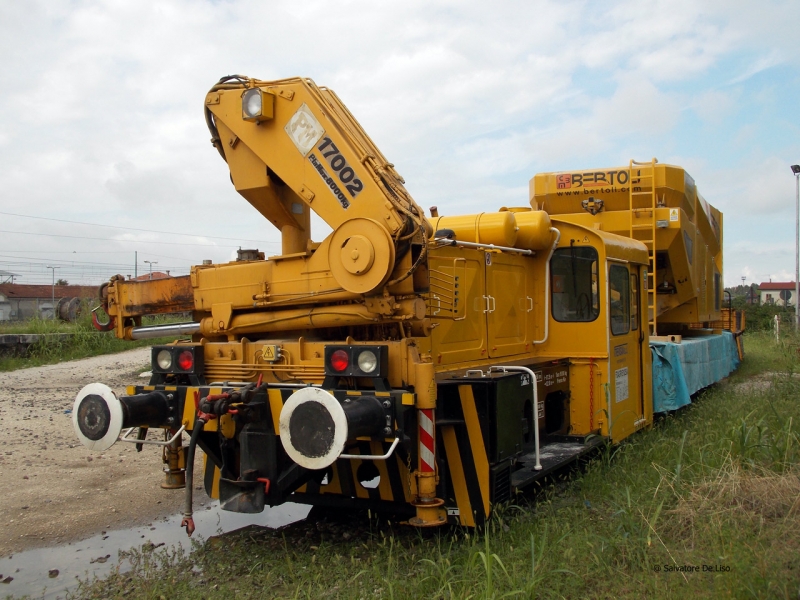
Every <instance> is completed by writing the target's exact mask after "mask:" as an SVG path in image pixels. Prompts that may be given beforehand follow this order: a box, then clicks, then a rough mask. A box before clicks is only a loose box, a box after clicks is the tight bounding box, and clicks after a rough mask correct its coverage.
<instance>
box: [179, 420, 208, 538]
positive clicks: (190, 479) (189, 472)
mask: <svg viewBox="0 0 800 600" xmlns="http://www.w3.org/2000/svg"><path fill="white" fill-rule="evenodd" d="M205 424H206V420H205V419H202V418H201V417H197V420H196V421H195V422H194V427H193V429H192V437H191V438H190V439H189V448H188V450H187V451H186V491H185V492H184V496H183V519H182V520H181V527H185V528H186V535H188V536H189V537H192V534H193V533H194V519H193V518H192V504H193V503H192V487H193V486H194V449H195V447H197V440H198V439H200V434H201V433H202V432H203V427H205Z"/></svg>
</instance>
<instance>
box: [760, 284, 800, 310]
mask: <svg viewBox="0 0 800 600" xmlns="http://www.w3.org/2000/svg"><path fill="white" fill-rule="evenodd" d="M794 286H795V283H794V281H767V282H765V283H760V284H759V285H758V289H759V292H760V300H761V304H774V305H775V306H796V304H797V299H796V298H795V297H794Z"/></svg>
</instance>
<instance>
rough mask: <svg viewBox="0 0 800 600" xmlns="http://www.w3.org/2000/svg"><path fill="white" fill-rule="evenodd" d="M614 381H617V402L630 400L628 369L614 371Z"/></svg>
mask: <svg viewBox="0 0 800 600" xmlns="http://www.w3.org/2000/svg"><path fill="white" fill-rule="evenodd" d="M614 379H615V381H616V388H617V395H616V398H615V402H622V401H623V400H627V399H628V367H623V368H622V369H617V370H616V371H614Z"/></svg>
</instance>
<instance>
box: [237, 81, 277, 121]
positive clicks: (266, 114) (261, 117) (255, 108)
mask: <svg viewBox="0 0 800 600" xmlns="http://www.w3.org/2000/svg"><path fill="white" fill-rule="evenodd" d="M274 113H275V96H274V95H273V94H271V93H269V92H265V91H264V90H262V89H261V88H251V89H249V90H246V91H245V92H244V93H243V94H242V118H243V119H244V120H245V121H250V122H255V123H261V121H268V120H270V119H271V118H272V117H273V116H274Z"/></svg>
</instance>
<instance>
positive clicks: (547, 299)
mask: <svg viewBox="0 0 800 600" xmlns="http://www.w3.org/2000/svg"><path fill="white" fill-rule="evenodd" d="M550 231H552V232H553V233H555V234H556V240H555V241H554V242H553V245H552V246H550V253H549V254H548V255H547V259H546V260H545V263H544V265H545V267H544V337H543V338H542V339H540V340H533V345H534V346H535V345H536V344H544V343H545V342H546V341H547V336H548V335H550V259H551V258H553V253H554V252H555V251H556V246H558V242H559V241H560V240H561V232H560V231H559V230H558V229H556V228H555V227H551V228H550ZM536 431H537V432H538V431H539V430H538V429H537V430H536ZM537 435H538V433H537ZM537 448H538V443H537ZM537 460H538V459H537Z"/></svg>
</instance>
